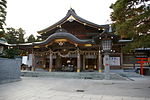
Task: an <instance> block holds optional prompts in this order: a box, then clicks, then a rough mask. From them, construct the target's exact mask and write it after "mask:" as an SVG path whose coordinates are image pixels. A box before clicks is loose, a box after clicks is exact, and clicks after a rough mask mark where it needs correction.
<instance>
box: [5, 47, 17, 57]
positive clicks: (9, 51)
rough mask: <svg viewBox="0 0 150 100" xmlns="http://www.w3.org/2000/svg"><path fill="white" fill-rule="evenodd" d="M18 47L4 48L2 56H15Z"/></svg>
mask: <svg viewBox="0 0 150 100" xmlns="http://www.w3.org/2000/svg"><path fill="white" fill-rule="evenodd" d="M18 51H19V50H18V49H15V48H9V49H6V50H4V57H6V58H15V56H16V55H18Z"/></svg>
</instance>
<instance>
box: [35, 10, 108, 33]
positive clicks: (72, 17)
mask: <svg viewBox="0 0 150 100" xmlns="http://www.w3.org/2000/svg"><path fill="white" fill-rule="evenodd" d="M69 20H70V21H71V20H75V21H77V22H79V23H83V24H85V25H88V26H90V27H94V28H98V29H99V28H105V29H108V28H109V25H98V24H95V23H92V22H90V21H87V20H85V19H83V18H81V17H79V16H78V15H77V14H76V13H75V11H74V10H73V9H72V8H70V9H69V10H68V13H67V14H66V16H65V17H64V18H62V19H61V20H60V21H58V22H57V23H55V24H53V25H51V26H50V27H48V28H45V29H43V30H41V31H38V33H39V34H42V33H44V32H47V31H50V30H51V29H53V28H56V27H59V26H61V25H62V24H63V23H65V22H66V21H69Z"/></svg>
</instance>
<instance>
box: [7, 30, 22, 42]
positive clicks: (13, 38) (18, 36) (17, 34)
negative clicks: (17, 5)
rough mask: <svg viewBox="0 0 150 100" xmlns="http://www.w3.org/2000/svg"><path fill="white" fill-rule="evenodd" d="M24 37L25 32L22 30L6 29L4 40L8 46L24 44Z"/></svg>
mask: <svg viewBox="0 0 150 100" xmlns="http://www.w3.org/2000/svg"><path fill="white" fill-rule="evenodd" d="M24 35H25V31H24V30H23V29H22V28H19V29H14V28H7V29H6V33H5V35H4V38H5V39H6V40H7V42H8V43H9V44H18V43H25V39H24Z"/></svg>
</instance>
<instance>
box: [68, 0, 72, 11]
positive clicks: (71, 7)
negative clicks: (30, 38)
mask: <svg viewBox="0 0 150 100" xmlns="http://www.w3.org/2000/svg"><path fill="white" fill-rule="evenodd" d="M71 1H72V0H69V5H70V9H72V5H71Z"/></svg>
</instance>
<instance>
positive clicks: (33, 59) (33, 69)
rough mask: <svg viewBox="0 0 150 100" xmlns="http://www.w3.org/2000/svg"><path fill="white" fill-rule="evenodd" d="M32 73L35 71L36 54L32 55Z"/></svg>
mask: <svg viewBox="0 0 150 100" xmlns="http://www.w3.org/2000/svg"><path fill="white" fill-rule="evenodd" d="M29 56H30V55H29ZM29 59H30V58H29ZM31 71H35V56H34V53H32V68H31Z"/></svg>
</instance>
